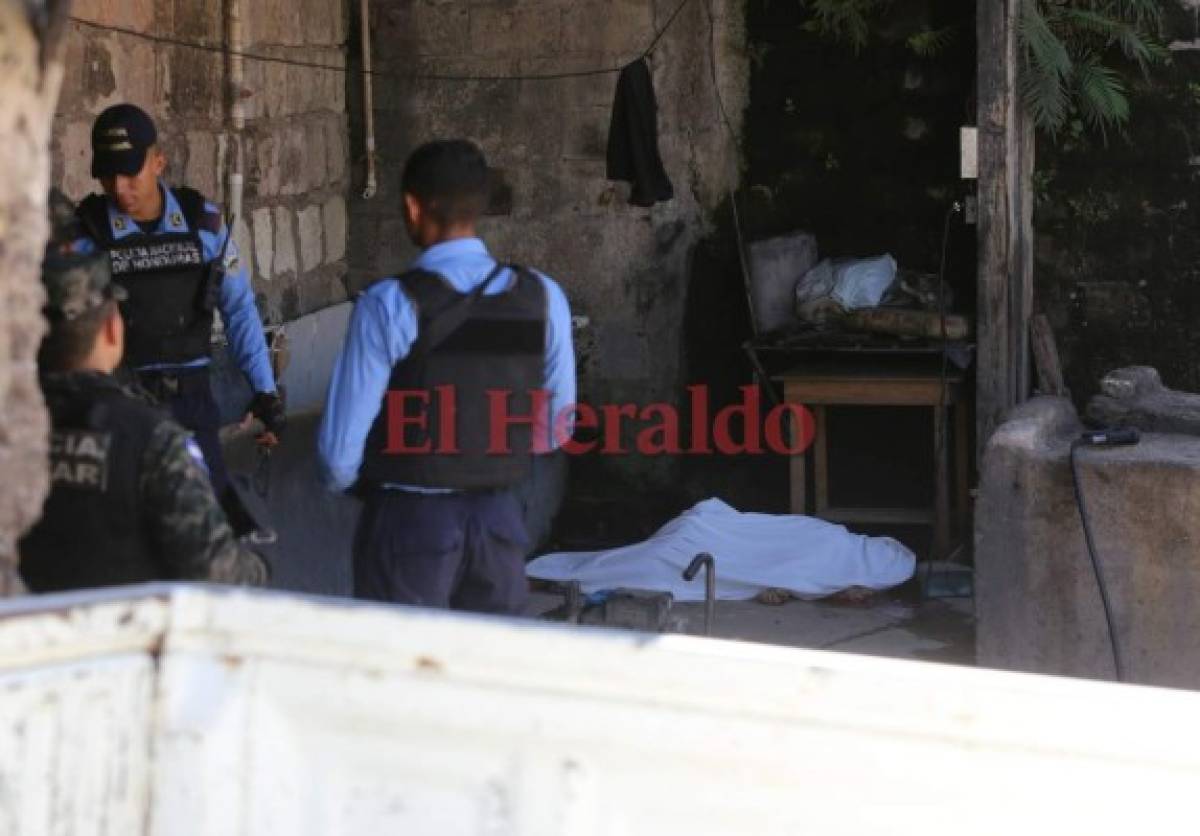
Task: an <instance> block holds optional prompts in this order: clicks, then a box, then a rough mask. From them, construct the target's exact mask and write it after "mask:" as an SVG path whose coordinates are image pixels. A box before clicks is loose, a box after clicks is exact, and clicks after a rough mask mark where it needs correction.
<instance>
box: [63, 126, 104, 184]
mask: <svg viewBox="0 0 1200 836" xmlns="http://www.w3.org/2000/svg"><path fill="white" fill-rule="evenodd" d="M56 136H57V137H58V157H59V158H60V159H61V160H62V172H63V173H62V179H61V180H60V181H59V185H60V187H61V188H62V190H63V191H64V192H65V193H66V194H67V195H68V196H70V197H73V198H75V199H77V200H78V199H81V198H83V197H85V196H86V195H89V194H91V193H92V192H93V191H96V190H97V189H98V188H99V184H98V183H97V182H96V181H95V180H94V179H92V125H91V123H90V122H72V123H71V124H69V125H67V126H66V127H65V128H63V129H62V130H61V131H60V132H57V133H56Z"/></svg>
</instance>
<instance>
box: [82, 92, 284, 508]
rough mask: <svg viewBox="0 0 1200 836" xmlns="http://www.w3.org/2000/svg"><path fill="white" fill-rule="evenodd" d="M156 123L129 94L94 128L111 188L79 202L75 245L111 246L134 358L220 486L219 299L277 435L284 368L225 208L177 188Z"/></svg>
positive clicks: (267, 441)
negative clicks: (213, 359) (275, 364)
mask: <svg viewBox="0 0 1200 836" xmlns="http://www.w3.org/2000/svg"><path fill="white" fill-rule="evenodd" d="M157 142H158V132H157V130H156V128H155V126H154V122H153V121H152V120H151V119H150V117H149V116H148V115H146V113H145V112H144V111H142V110H141V109H140V108H137V107H135V106H134V105H129V104H121V105H115V106H113V107H110V108H109V109H108V110H106V111H104V112H103V113H101V114H100V116H99V117H98V118H97V119H96V123H95V125H94V126H93V128H92V176H93V177H96V178H98V179H99V180H100V184H101V186H102V187H103V189H104V194H94V195H92V196H90V197H88V198H87V199H86V200H84V201H83V202H82V203H81V204H80V205H79V210H78V214H79V219H80V221H81V222H82V224H83V226H84V229H85V233H86V235H85V237H84V238H82V239H81V240H80V241H78V242H77V244H76V246H75V249H76V250H77V251H78V252H92V251H94V250H95V249H102V250H105V251H107V252H108V253H109V255H110V256H111V258H112V270H113V277H114V279H115V281H116V282H117V283H118V284H119V285H121V286H122V287H123V288H124V289H125V290H126V291H127V293H128V297H129V298H128V300H127V301H126V302H124V303H123V304H122V313H123V314H124V316H125V321H126V325H127V328H128V342H129V345H128V351H127V356H126V364H127V365H128V366H129V367H131V368H133V369H135V370H136V372H137V376H138V381H139V383H140V384H141V385H142V386H143V387H144V388H146V390H147V391H149V392H151V393H152V394H153V395H154V396H155V397H156V398H158V399H159V400H160V401H161V402H162V403H164V404H165V405H166V406H168V407H169V408H170V410H171V412H172V413H173V414H174V415H175V417H176V419H177V420H178V421H179V422H180V423H181V424H183V425H184V426H185V427H187V428H188V429H190V430H192V431H193V432H195V434H196V440H197V441H198V442H199V444H200V448H201V449H202V450H203V451H204V458H205V460H206V462H207V463H208V467H209V470H210V471H211V473H212V480H213V487H214V488H215V489H216V491H217V493H218V495H220V494H221V492H222V490H223V489H224V487H225V485H226V483H227V476H226V471H225V463H224V459H223V457H222V454H221V445H220V441H219V435H218V433H219V430H220V415H219V412H218V409H217V405H216V402H215V400H214V399H213V395H212V391H211V388H210V384H209V362H210V354H211V350H212V347H211V342H212V326H213V311H214V310H219V311H220V312H221V318H222V320H223V321H224V323H225V331H226V333H227V334H228V336H229V344H230V347H231V349H232V351H233V356H234V358H235V360H236V361H237V364H238V366H239V368H241V370H242V372H243V373H244V374H245V375H246V377H247V379H248V380H249V382H250V385H251V387H252V389H253V390H254V392H255V393H256V394H255V396H254V399H253V401H252V402H251V404H250V406H249V407H248V411H249V412H250V413H251V414H253V415H254V416H255V417H257V418H259V419H260V420H261V421H262V422H263V425H264V426H265V428H266V432H265V433H264V434H263V435H262V436H260V438H259V441H260V443H262V444H263V445H264V446H270V445H271V444H274V443H275V442H276V441H277V436H278V434H279V433H281V432H282V430H283V426H284V421H285V419H284V411H283V404H282V403H281V401H280V399H279V397H278V395H276V387H275V378H274V375H273V373H272V371H271V364H270V359H269V355H268V352H267V345H266V340H265V339H264V336H263V328H262V322H261V321H260V319H259V316H258V310H257V308H256V307H255V305H254V294H253V293H252V292H251V290H250V285H249V282H248V279H247V271H246V268H245V266H244V265H243V264H242V262H241V256H240V254H239V253H238V248H237V244H236V243H235V242H234V241H233V240H232V236H231V235H230V234H229V230H228V228H227V227H226V225H225V223H224V221H223V219H222V218H221V214H220V212H219V211H218V209H217V207H216V206H215V205H213V204H212V203H209V202H208V201H206V200H205V199H204V197H203V196H201V195H200V194H199V193H198V192H195V191H193V190H192V189H187V188H176V189H172V188H168V187H167V186H166V185H165V184H163V183H162V181H161V179H160V178H161V177H162V174H163V171H164V170H165V168H166V164H167V160H166V157H165V156H164V154H163V152H162V151H161V150H160V149H159V147H158V145H157Z"/></svg>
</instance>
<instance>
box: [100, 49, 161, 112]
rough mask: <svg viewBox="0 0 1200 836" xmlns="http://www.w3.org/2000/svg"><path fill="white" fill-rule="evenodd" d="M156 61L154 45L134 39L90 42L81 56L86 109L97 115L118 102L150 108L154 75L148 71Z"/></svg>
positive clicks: (154, 92)
mask: <svg viewBox="0 0 1200 836" xmlns="http://www.w3.org/2000/svg"><path fill="white" fill-rule="evenodd" d="M155 59H156V50H155V47H154V45H153V44H150V43H147V42H146V41H143V40H140V39H137V38H130V37H127V36H124V35H114V36H111V37H106V38H103V39H99V38H93V39H91V40H90V42H89V44H88V45H87V47H86V48H85V53H84V60H85V61H86V62H87V66H86V68H85V70H84V88H85V94H84V95H85V101H86V102H87V104H88V107H89V109H91V110H94V111H96V112H99V111H100V110H103V109H104V108H106V107H108V106H109V105H113V104H117V103H119V102H133V103H135V104H137V105H140V106H141V107H145V108H152V107H153V106H154V102H155V96H156V88H155V75H154V73H153V72H147V68H150V67H153V66H154V62H155Z"/></svg>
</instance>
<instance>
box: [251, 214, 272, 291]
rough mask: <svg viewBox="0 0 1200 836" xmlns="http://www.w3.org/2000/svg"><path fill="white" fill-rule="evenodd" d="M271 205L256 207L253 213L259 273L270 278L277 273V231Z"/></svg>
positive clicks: (255, 253)
mask: <svg viewBox="0 0 1200 836" xmlns="http://www.w3.org/2000/svg"><path fill="white" fill-rule="evenodd" d="M271 218H272V212H271V207H270V206H264V207H262V208H261V209H255V210H254V212H253V214H252V215H251V219H252V221H253V225H254V261H255V264H256V265H257V266H258V271H257V273H258V275H259V276H260V277H262V278H264V279H269V278H271V277H272V276H274V275H275V272H274V270H275V232H274V226H273V224H272V222H271Z"/></svg>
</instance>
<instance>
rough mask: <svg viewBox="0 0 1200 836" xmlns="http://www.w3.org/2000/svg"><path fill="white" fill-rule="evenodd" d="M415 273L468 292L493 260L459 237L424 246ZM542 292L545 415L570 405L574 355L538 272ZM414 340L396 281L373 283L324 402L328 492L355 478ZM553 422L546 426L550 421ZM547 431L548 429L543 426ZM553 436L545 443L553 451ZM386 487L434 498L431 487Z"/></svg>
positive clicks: (551, 290)
mask: <svg viewBox="0 0 1200 836" xmlns="http://www.w3.org/2000/svg"><path fill="white" fill-rule="evenodd" d="M412 268H413V269H420V270H427V271H429V272H432V273H438V274H439V275H441V276H443V277H445V278H446V280H447V281H448V282H449V283H450V284H451V285H452V286H453V287H454V289H455V290H457V291H458V292H459V293H470V292H471V291H472V290H473V289H475V288H476V287H477V286H478V285H479V283H480V282H482V281H483V280H484V279H486V278H487V277H488V275H489V274H490V273H491V272H492V270H494V269H495V268H496V260H495V259H494V258H492V256H491V255H489V254H488V250H487V247H486V246H485V245H484V243H483V242H482V241H481V240H479V239H478V238H462V239H457V240H454V241H447V242H445V243H442V244H437V245H435V246H433V247H430V248H429V249H428V250H426V251H425V252H424V253H422V254H421V256H420V257H419V258H418V259H417V260H416V261H415V262H413V264H412ZM538 277H539V278H540V279H541V280H542V283H543V284H544V285H545V288H546V307H547V311H546V313H547V316H546V354H545V372H544V380H543V388H544V389H545V390H546V391H547V392H548V393H549V396H550V397H549V403H550V417H551V419H553V416H556V415H559V414H560V413H561V412H562V411H563V409H564V408H566V407H568V406H572V405H574V403H575V350H574V347H573V346H572V344H571V311H570V307H569V306H568V304H567V297H566V295H565V294H564V293H563V292H562V289H561V288H560V287H559V286H558V284H557V283H555V282H554V281H553V280H551V279H550V278H548V277H546V276H543V275H541V274H538ZM511 280H512V271H511V270H505V271H503V273H502V274H501V275H498V276H496V277H495V278H494V279H493V280H492V282H491V284H490V285H488V287H487V289H486V290H485V291H484V292H485V293H486V294H487V295H493V294H496V293H500V292H502V291H504V290H506V289H507V288H508V287H509V284H510V283H511ZM416 337H417V312H416V308H415V307H414V306H413V304H412V302H411V301H410V300H409V298H408V296H407V294H405V293H404V291H403V290H402V289H401V287H400V283H399V282H397V281H381V282H376V283H375V284H373V285H372V286H371V287H369V288H368V289H367V290H366V291H364V292H363V293H362V295H361V296H359V298H358V301H357V302H356V303H355V306H354V314H353V316H352V317H351V319H350V327H349V329H348V330H347V332H346V342H345V345H344V346H343V347H342V353H341V356H339V357H338V361H337V364H336V365H335V366H334V369H333V379H332V380H331V381H330V384H329V397H328V398H327V399H326V403H325V414H324V416H323V417H322V419H321V429H320V433H319V434H318V437H317V458H318V462H319V467H320V475H321V479H322V481H323V482H324V483H325V485H326V486H327V487H328V488H329V489H330V490H333V491H344V490H346V489H347V488H349V487H351V486H352V485H353V484H354V483H355V482H356V481H357V480H358V470H359V467H361V465H362V461H363V450H364V447H365V445H366V441H367V434H368V433H369V432H370V430H371V426H372V424H374V423H375V418H376V417H377V416H378V415H379V410H380V408H381V407H382V405H383V400H384V395H385V393H386V392H387V388H388V383H389V382H390V381H391V377H392V369H393V368H394V367H395V366H396V364H397V363H399V362H400V361H401V360H402V359H404V358H405V357H406V356H408V352H409V349H411V348H412V345H413V342H414V341H415V340H416ZM551 423H552V421H551ZM548 429H549V430H550V431H551V432H552V430H553V427H550V428H548ZM556 442H557V439H556V438H553V437H552V438H551V441H550V443H551V445H552V446H557V444H556ZM388 487H395V488H401V489H406V490H416V491H421V492H430V493H440V492H444V491H435V490H431V489H422V488H416V487H412V486H404V485H392V486H388Z"/></svg>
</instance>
